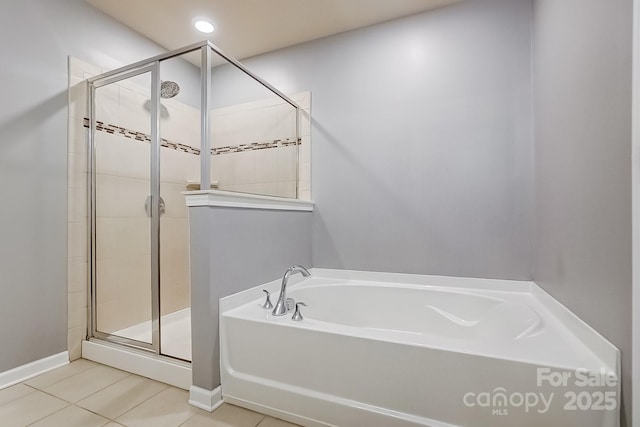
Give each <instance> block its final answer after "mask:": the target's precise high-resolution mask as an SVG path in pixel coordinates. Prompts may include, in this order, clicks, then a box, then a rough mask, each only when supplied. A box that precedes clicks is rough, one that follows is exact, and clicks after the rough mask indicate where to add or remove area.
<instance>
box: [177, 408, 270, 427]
mask: <svg viewBox="0 0 640 427" xmlns="http://www.w3.org/2000/svg"><path fill="white" fill-rule="evenodd" d="M263 418H264V415H262V414H258V413H257V412H253V411H249V410H248V409H244V408H240V407H238V406H233V405H229V404H227V403H225V404H223V405H222V406H220V407H219V408H218V409H216V410H215V411H214V412H212V413H208V412H204V411H201V412H198V413H197V414H195V415H194V416H193V417H191V418H189V419H188V420H187V422H186V423H184V424H182V426H183V427H256V426H257V425H258V424H259V423H260V421H262V419H263Z"/></svg>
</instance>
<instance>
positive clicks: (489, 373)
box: [220, 269, 620, 427]
mask: <svg viewBox="0 0 640 427" xmlns="http://www.w3.org/2000/svg"><path fill="white" fill-rule="evenodd" d="M279 286H280V282H279V280H276V281H274V282H270V283H267V284H265V285H262V286H258V287H256V288H254V289H250V290H248V291H245V292H242V293H240V294H236V295H232V296H230V297H227V298H224V299H222V300H221V301H220V345H221V359H220V365H221V366H220V369H221V382H222V384H221V386H222V395H223V399H224V400H225V401H227V402H230V403H233V404H236V405H240V406H244V407H246V408H249V409H253V410H257V411H259V412H263V413H267V414H270V415H273V416H276V417H279V418H283V419H285V420H289V421H292V422H295V423H298V424H301V425H305V426H345V427H346V426H368V427H369V426H380V427H395V426H398V427H400V426H431V427H444V426H478V427H485V426H487V427H489V426H490V427H502V426H505V427H506V426H509V427H512V426H532V427H534V426H535V427H539V426H562V427H569V426H576V427H577V426H580V427H615V426H618V425H619V407H618V405H619V382H618V378H620V372H619V369H620V368H619V366H620V363H619V352H618V350H617V349H616V348H615V347H614V346H613V345H611V344H610V343H609V342H607V341H606V340H605V339H604V338H602V337H601V336H600V335H598V334H597V333H596V332H595V331H593V330H592V329H591V328H590V327H589V326H588V325H586V324H585V323H583V322H582V321H580V319H578V318H577V317H576V316H575V315H573V314H572V313H571V312H569V311H568V310H567V309H566V308H564V307H563V306H562V305H560V304H559V303H558V302H557V301H555V300H554V299H553V298H551V297H550V296H549V295H548V294H546V293H544V292H543V291H542V290H541V289H540V288H539V287H538V286H537V285H536V284H535V283H532V282H515V281H504V280H486V279H470V278H453V277H437V276H419V275H406V274H389V273H369V272H354V271H340V270H324V269H314V270H312V277H310V278H308V279H302V278H301V277H300V276H299V275H297V276H294V277H292V280H291V282H290V285H289V290H288V296H289V297H291V298H294V299H295V300H296V301H303V302H305V303H306V304H307V307H301V308H302V314H303V316H304V320H302V321H301V322H294V321H292V320H291V315H286V316H282V317H274V316H272V315H271V314H270V312H269V311H267V310H264V309H262V308H261V304H262V302H263V300H264V298H263V295H264V294H263V292H262V289H268V290H270V291H271V292H272V293H273V294H274V295H273V297H274V298H277V295H278V291H279Z"/></svg>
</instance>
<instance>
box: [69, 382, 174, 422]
mask: <svg viewBox="0 0 640 427" xmlns="http://www.w3.org/2000/svg"><path fill="white" fill-rule="evenodd" d="M167 387H168V386H167V385H166V384H163V383H159V382H157V381H153V380H150V379H147V378H143V377H139V376H137V375H131V376H128V377H126V378H125V379H123V380H120V381H118V382H117V383H115V384H112V385H110V386H109V387H107V388H104V389H102V390H100V391H99V392H97V393H95V394H92V395H91V396H89V397H87V398H85V399H82V400H80V401H79V402H78V403H77V405H78V406H80V407H82V408H85V409H88V410H90V411H92V412H95V413H96V414H100V415H102V416H104V417H107V418H110V419H115V418H118V417H119V416H120V415H122V414H124V413H125V412H127V411H128V410H130V409H132V408H134V407H136V406H138V405H139V404H140V403H142V402H144V401H145V400H147V399H149V398H150V397H152V396H154V395H156V394H158V393H160V392H161V391H162V390H164V389H165V388H167Z"/></svg>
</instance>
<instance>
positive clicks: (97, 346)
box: [82, 341, 191, 390]
mask: <svg viewBox="0 0 640 427" xmlns="http://www.w3.org/2000/svg"><path fill="white" fill-rule="evenodd" d="M82 357H83V358H85V359H89V360H93V361H94V362H98V363H102V364H103V365H107V366H111V367H113V368H117V369H122V370H123V371H127V372H131V373H134V374H137V375H141V376H143V377H147V378H151V379H153V380H156V381H160V382H163V383H165V384H170V385H172V386H174V387H178V388H181V389H184V390H189V387H191V366H190V365H189V364H187V363H180V362H178V361H175V362H174V361H169V360H168V359H166V358H162V357H158V356H155V355H151V354H147V353H143V352H141V351H137V350H135V349H129V348H126V349H123V348H122V347H120V346H115V345H110V344H107V343H102V342H95V341H82Z"/></svg>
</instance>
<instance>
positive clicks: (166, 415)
mask: <svg viewBox="0 0 640 427" xmlns="http://www.w3.org/2000/svg"><path fill="white" fill-rule="evenodd" d="M188 399H189V393H188V392H186V391H185V390H180V389H178V388H175V387H169V388H167V389H165V390H163V391H161V392H160V393H158V394H156V395H155V396H153V397H152V398H151V399H149V400H147V401H145V402H143V403H141V404H140V405H138V406H136V407H135V408H133V409H132V410H130V411H129V412H127V413H125V414H124V415H122V416H121V417H119V418H118V419H116V421H117V422H119V423H120V424H122V425H125V426H127V427H165V426H166V427H176V426H179V425H180V424H182V423H184V422H185V421H186V420H187V419H189V418H190V417H191V416H192V415H193V414H195V413H196V412H197V409H196V408H194V407H193V406H191V405H189V403H188Z"/></svg>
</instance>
